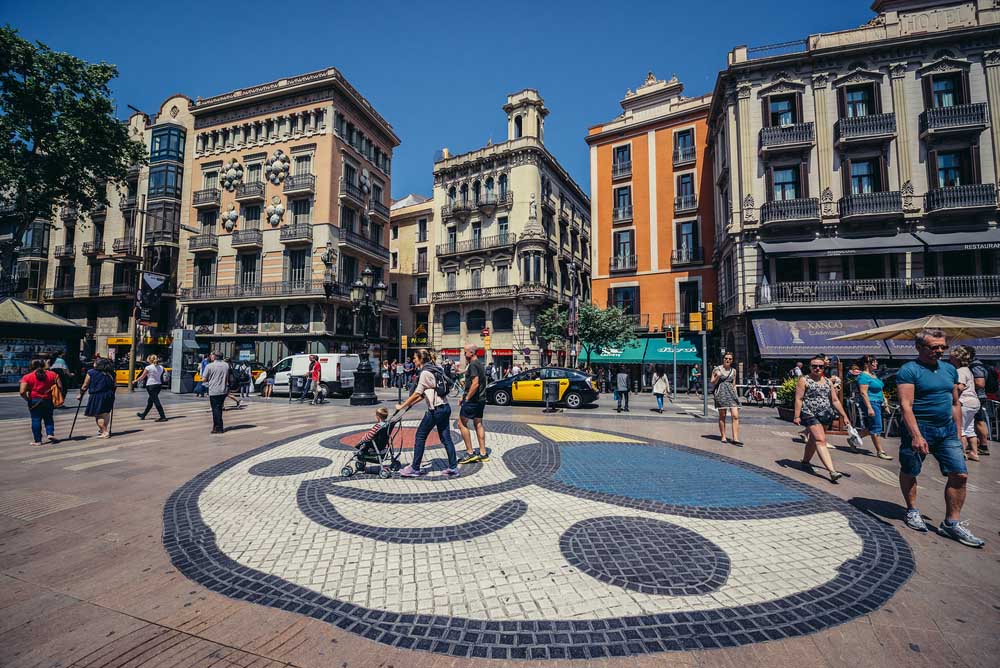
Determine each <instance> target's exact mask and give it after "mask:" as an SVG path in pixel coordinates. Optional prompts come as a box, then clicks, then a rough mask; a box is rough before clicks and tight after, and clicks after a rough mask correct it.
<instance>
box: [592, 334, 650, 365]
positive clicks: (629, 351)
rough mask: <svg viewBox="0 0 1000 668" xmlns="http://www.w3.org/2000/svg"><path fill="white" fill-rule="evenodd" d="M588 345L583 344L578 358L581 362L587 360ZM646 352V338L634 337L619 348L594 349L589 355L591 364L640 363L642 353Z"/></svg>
mask: <svg viewBox="0 0 1000 668" xmlns="http://www.w3.org/2000/svg"><path fill="white" fill-rule="evenodd" d="M588 348H589V346H587V345H584V346H583V350H581V351H580V357H579V358H578V359H579V360H580V361H582V362H586V361H587V350H588ZM645 353H646V339H636V340H634V341H632V342H630V343H629V344H627V345H625V346H622V347H621V348H609V349H605V350H601V351H599V352H598V351H594V352H593V353H591V355H590V363H591V364H642V358H643V355H644V354H645Z"/></svg>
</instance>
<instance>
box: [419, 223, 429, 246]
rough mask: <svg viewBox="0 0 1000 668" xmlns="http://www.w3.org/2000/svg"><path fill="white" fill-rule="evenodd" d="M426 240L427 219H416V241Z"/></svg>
mask: <svg viewBox="0 0 1000 668" xmlns="http://www.w3.org/2000/svg"><path fill="white" fill-rule="evenodd" d="M421 241H427V219H426V218H421V219H420V220H418V221H417V242H418V243H419V242H421Z"/></svg>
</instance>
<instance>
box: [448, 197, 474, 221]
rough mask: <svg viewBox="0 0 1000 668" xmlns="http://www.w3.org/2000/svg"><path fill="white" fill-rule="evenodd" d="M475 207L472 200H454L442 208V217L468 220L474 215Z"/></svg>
mask: <svg viewBox="0 0 1000 668" xmlns="http://www.w3.org/2000/svg"><path fill="white" fill-rule="evenodd" d="M473 208H474V205H473V204H472V202H452V203H451V204H449V205H447V206H445V207H443V208H442V209H441V218H443V219H444V220H449V219H451V218H455V219H457V220H460V221H466V220H468V219H469V216H471V215H472V210H473Z"/></svg>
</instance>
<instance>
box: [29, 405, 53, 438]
mask: <svg viewBox="0 0 1000 668" xmlns="http://www.w3.org/2000/svg"><path fill="white" fill-rule="evenodd" d="M31 405H32V406H34V408H31V409H29V410H30V412H31V435H32V436H34V437H35V443H41V442H42V423H43V422H44V423H45V433H46V434H48V435H49V436H52V435H54V434H55V433H56V425H55V422H53V420H52V400H51V399H42V400H41V401H38V400H33V401H32V403H31Z"/></svg>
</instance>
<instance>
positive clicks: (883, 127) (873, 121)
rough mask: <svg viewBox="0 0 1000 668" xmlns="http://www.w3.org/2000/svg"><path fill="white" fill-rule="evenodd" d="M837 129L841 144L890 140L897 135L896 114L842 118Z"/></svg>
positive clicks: (838, 139) (838, 141) (838, 140)
mask: <svg viewBox="0 0 1000 668" xmlns="http://www.w3.org/2000/svg"><path fill="white" fill-rule="evenodd" d="M835 130H836V133H837V143H838V144H840V145H841V146H846V145H852V144H865V143H869V142H883V141H888V140H890V139H892V138H893V137H895V136H896V114H872V115H870V116H854V117H852V118H841V119H840V120H838V121H837V125H836V127H835Z"/></svg>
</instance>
